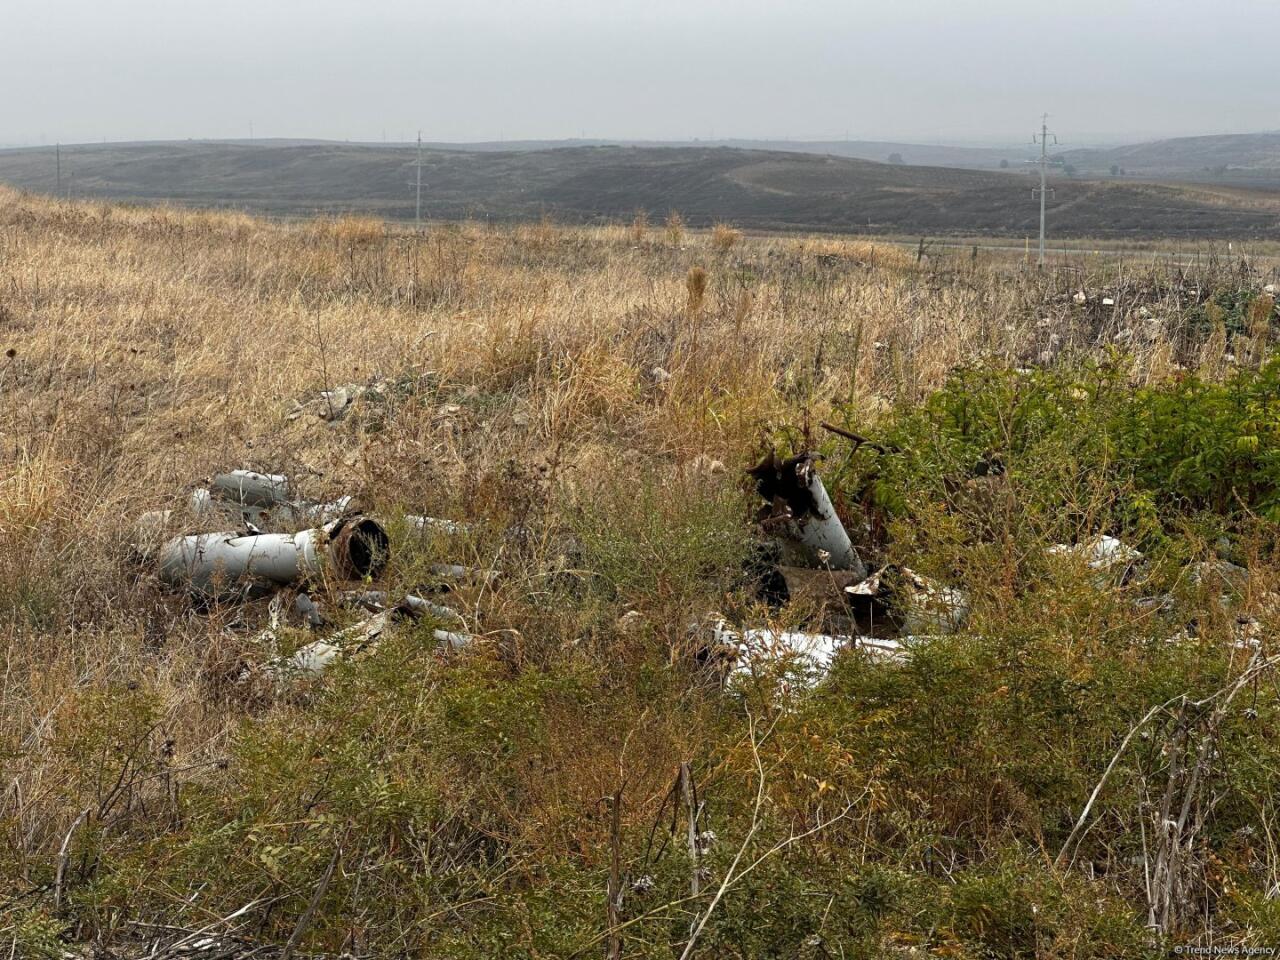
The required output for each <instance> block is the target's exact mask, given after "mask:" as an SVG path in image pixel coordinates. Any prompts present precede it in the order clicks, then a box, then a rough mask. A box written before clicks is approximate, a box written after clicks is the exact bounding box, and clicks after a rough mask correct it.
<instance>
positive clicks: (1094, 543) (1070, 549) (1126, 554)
mask: <svg viewBox="0 0 1280 960" xmlns="http://www.w3.org/2000/svg"><path fill="white" fill-rule="evenodd" d="M1048 553H1049V555H1050V556H1053V557H1067V558H1071V559H1074V560H1077V561H1083V562H1084V563H1085V564H1087V565H1088V566H1089V567H1090V569H1093V570H1096V571H1098V573H1099V575H1100V577H1099V579H1100V581H1102V582H1106V581H1108V580H1110V579H1111V578H1112V577H1114V576H1119V577H1120V578H1121V579H1123V578H1125V577H1127V576H1128V575H1129V573H1130V572H1131V571H1132V569H1133V567H1134V565H1135V564H1137V563H1138V561H1140V560H1141V559H1142V554H1141V553H1140V552H1139V551H1137V550H1135V549H1134V548H1133V547H1131V546H1129V545H1128V544H1126V543H1124V542H1123V541H1121V540H1118V539H1116V538H1115V537H1112V536H1107V535H1105V534H1100V535H1098V536H1096V537H1093V538H1092V539H1090V540H1084V541H1081V542H1080V543H1076V544H1066V543H1058V544H1054V545H1053V546H1052V547H1050V548H1049V550H1048Z"/></svg>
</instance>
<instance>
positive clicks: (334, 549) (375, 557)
mask: <svg viewBox="0 0 1280 960" xmlns="http://www.w3.org/2000/svg"><path fill="white" fill-rule="evenodd" d="M390 555H391V538H390V537H388V536H387V531H386V530H384V529H383V528H382V524H380V523H378V521H377V520H374V519H372V518H370V517H351V518H350V519H348V520H341V521H339V522H338V526H337V528H336V529H334V530H333V531H331V533H330V537H329V559H330V561H331V562H332V564H333V571H334V573H335V574H336V575H337V576H339V577H341V578H342V579H344V580H362V579H364V578H365V577H376V576H378V574H380V573H381V572H382V570H383V568H384V567H385V566H386V565H387V558H388V557H389V556H390Z"/></svg>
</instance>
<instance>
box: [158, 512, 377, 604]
mask: <svg viewBox="0 0 1280 960" xmlns="http://www.w3.org/2000/svg"><path fill="white" fill-rule="evenodd" d="M389 546H390V540H389V539H388V537H387V533H386V531H385V530H383V529H382V525H381V524H379V523H378V522H377V521H376V520H372V519H370V518H369V517H360V516H356V517H349V518H344V519H341V520H335V521H333V522H332V523H329V524H327V525H325V526H323V527H314V528H312V529H309V530H303V531H301V532H299V533H259V534H253V535H249V536H245V535H242V534H240V533H237V532H231V533H202V534H195V535H192V536H185V537H175V538H174V539H172V540H170V541H169V542H168V543H166V544H165V545H164V547H163V548H162V549H161V550H160V579H161V580H163V581H164V582H165V583H167V584H169V585H170V586H174V587H185V588H188V589H192V590H195V591H196V592H199V593H209V594H216V593H219V592H222V591H223V590H224V589H238V588H240V587H244V586H251V585H254V584H255V583H256V584H264V583H265V584H288V583H296V582H298V581H300V580H305V579H307V578H308V577H311V576H315V575H317V574H319V573H321V572H322V571H324V570H326V569H327V570H328V571H329V572H330V573H331V574H332V575H334V576H336V577H339V578H341V579H359V578H363V577H376V576H377V575H378V574H379V573H380V572H381V570H382V568H383V567H384V566H385V565H386V562H387V554H388V549H389Z"/></svg>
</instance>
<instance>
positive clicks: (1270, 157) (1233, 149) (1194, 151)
mask: <svg viewBox="0 0 1280 960" xmlns="http://www.w3.org/2000/svg"><path fill="white" fill-rule="evenodd" d="M1058 157H1059V159H1061V160H1062V161H1063V162H1064V163H1068V164H1070V165H1071V166H1073V167H1075V168H1076V170H1077V171H1079V172H1080V173H1082V174H1085V175H1090V174H1109V173H1110V172H1111V168H1112V167H1113V166H1115V167H1119V168H1122V169H1123V170H1124V172H1125V176H1130V177H1133V176H1137V177H1152V178H1164V179H1167V178H1178V179H1195V180H1210V181H1214V182H1240V183H1244V184H1248V183H1251V182H1255V183H1259V184H1265V185H1268V186H1272V187H1277V186H1280V133H1246V134H1232V135H1223V136H1210V137H1176V138H1174V139H1171V140H1156V141H1152V142H1151V143H1137V144H1131V145H1129V146H1124V147H1112V148H1109V149H1106V150H1066V151H1063V152H1062V153H1060V154H1059V155H1058Z"/></svg>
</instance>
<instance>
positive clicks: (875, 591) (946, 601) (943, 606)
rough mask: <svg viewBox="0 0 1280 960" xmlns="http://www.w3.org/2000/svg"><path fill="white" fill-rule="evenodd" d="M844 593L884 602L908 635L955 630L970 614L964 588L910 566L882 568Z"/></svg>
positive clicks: (881, 603) (880, 602)
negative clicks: (929, 576) (929, 575)
mask: <svg viewBox="0 0 1280 960" xmlns="http://www.w3.org/2000/svg"><path fill="white" fill-rule="evenodd" d="M845 593H846V594H848V595H849V597H850V598H853V599H857V598H865V599H866V600H868V601H875V602H876V603H877V604H880V605H882V606H883V608H885V609H887V610H888V611H890V612H891V614H892V616H894V617H895V618H896V619H897V622H898V624H899V627H900V629H901V630H902V632H903V633H905V634H912V635H914V634H942V633H955V632H956V630H958V629H960V626H961V625H962V624H963V623H964V621H965V618H966V617H968V615H969V598H968V595H967V594H965V592H964V591H963V590H960V589H959V588H957V587H948V586H945V585H943V584H940V583H938V582H937V581H936V580H931V579H930V578H928V577H925V576H922V575H921V574H918V573H916V572H915V571H914V570H912V569H911V568H910V567H903V566H898V565H889V566H885V567H881V568H880V569H879V570H877V571H876V572H875V573H873V574H871V576H869V577H867V578H866V579H865V580H863V581H861V582H860V583H856V584H853V585H852V586H849V587H846V588H845Z"/></svg>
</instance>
